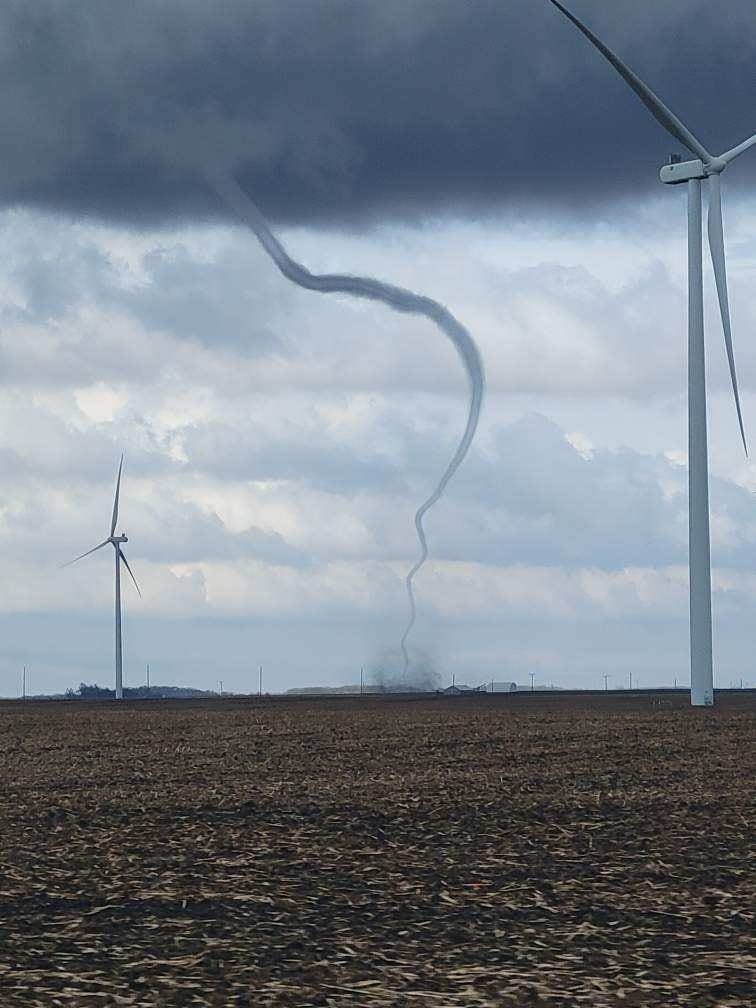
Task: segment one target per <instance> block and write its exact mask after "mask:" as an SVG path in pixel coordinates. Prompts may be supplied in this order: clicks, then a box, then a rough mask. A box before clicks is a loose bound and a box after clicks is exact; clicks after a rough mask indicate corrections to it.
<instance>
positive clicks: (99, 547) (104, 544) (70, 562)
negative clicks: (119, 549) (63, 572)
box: [60, 539, 110, 569]
mask: <svg viewBox="0 0 756 1008" xmlns="http://www.w3.org/2000/svg"><path fill="white" fill-rule="evenodd" d="M109 542H110V539H105V540H104V541H103V542H101V543H100V544H99V545H98V546H93V547H92V549H91V550H87V552H86V553H82V554H81V555H80V556H77V557H74V558H73V560H69V561H68V563H64V564H61V565H60V566H61V569H62V568H63V567H70V566H71V564H75V563H76V561H77V560H83V559H84V557H85V556H89V554H90V553H96V552H97V550H98V549H102V547H103V546H107V545H108V543H109Z"/></svg>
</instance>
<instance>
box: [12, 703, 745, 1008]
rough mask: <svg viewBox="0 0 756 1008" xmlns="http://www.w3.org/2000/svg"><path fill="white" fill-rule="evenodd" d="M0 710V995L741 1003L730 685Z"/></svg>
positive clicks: (90, 1001)
mask: <svg viewBox="0 0 756 1008" xmlns="http://www.w3.org/2000/svg"><path fill="white" fill-rule="evenodd" d="M674 704H675V706H674V707H673V708H668V707H657V706H654V705H653V703H652V699H651V698H650V697H648V696H646V697H643V696H636V697H629V696H628V697H626V698H622V697H617V696H612V695H608V696H607V697H601V696H597V697H587V698H582V699H580V698H575V697H562V698H548V697H545V696H543V697H541V696H538V695H536V696H533V697H528V696H525V697H516V698H510V697H497V696H495V697H480V698H474V699H462V700H456V699H455V700H452V699H424V700H417V699H414V700H412V699H404V700H398V699H388V698H372V697H371V698H366V699H365V700H362V701H360V700H358V699H355V700H349V699H339V700H317V701H283V700H261V701H256V702H234V701H223V702H218V703H214V704H213V703H199V704H197V703H186V704H179V703H152V702H141V703H126V704H123V705H121V706H118V707H116V706H115V705H107V704H103V705H94V704H92V705H90V704H85V703H78V702H70V703H67V704H66V703H59V704H33V703H27V704H25V705H21V704H18V703H16V704H11V703H7V704H4V705H0V732H1V733H2V734H1V736H0V789H1V790H0V795H1V797H0V809H1V812H0V815H1V817H2V818H1V823H0V825H1V826H2V847H1V851H0V871H1V874H0V1005H2V1006H8V1008H15V1006H20V1005H23V1006H45V1008H47V1006H52V1005H65V1006H73V1005H82V1006H85V1005H140V1006H163V1005H165V1006H174V1005H175V1006H179V1005H181V1006H190V1005H209V1006H215V1005H218V1006H221V1005H222V1006H231V1005H239V1006H242V1005H244V1006H247V1005H248V1006H287V1005H291V1006H309V1005H313V1006H315V1005H342V1006H344V1005H351V1006H364V1008H373V1006H375V1008H377V1006H396V1008H402V1006H407V1008H409V1006H411V1008H415V1006H418V1008H420V1006H428V1008H431V1006H435V1008H443V1006H446V1008H457V1006H459V1008H467V1006H470V1008H472V1006H497V1008H498V1006H502V1008H507V1006H512V1008H513V1006H519V1005H524V1006H529V1005H564V1006H573V1005H595V1006H606V1008H610V1006H625V1005H642V1006H657V1005H658V1006H662V1005H664V1006H671V1005H680V1006H683V1005H684V1006H686V1008H704V1006H714V1005H718V1006H719V1005H721V1006H736V1005H737V1006H740V1005H746V1004H750V1003H751V1000H750V999H751V994H752V990H753V985H754V980H755V979H756V974H755V972H754V959H753V943H752V938H751V936H752V935H753V923H754V920H753V912H752V911H753V908H754V900H753V898H754V890H755V889H756V886H755V885H754V874H753V863H754V857H753V855H754V828H753V826H754V816H753V812H754V773H753V770H754V746H753V741H754V724H755V719H754V697H753V695H752V694H748V693H744V694H743V695H742V696H740V697H738V696H737V695H734V694H729V695H723V696H722V697H721V698H720V700H719V703H718V706H717V707H716V708H715V709H714V710H713V711H712V710H697V711H694V710H691V709H690V708H688V707H687V706H686V705H685V704H684V701H683V699H682V698H677V699H675V701H674Z"/></svg>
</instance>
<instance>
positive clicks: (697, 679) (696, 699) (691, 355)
mask: <svg viewBox="0 0 756 1008" xmlns="http://www.w3.org/2000/svg"><path fill="white" fill-rule="evenodd" d="M550 2H551V3H552V4H553V5H554V7H556V8H557V9H558V10H560V11H561V12H562V13H563V14H564V15H565V17H567V18H568V19H569V20H570V21H571V22H572V23H573V24H574V25H575V27H576V28H578V29H579V30H580V31H581V32H582V33H583V35H585V37H586V38H587V39H588V40H589V41H590V42H591V43H592V44H593V45H594V46H595V47H596V48H597V49H598V51H599V52H600V53H601V54H602V56H604V57H605V58H606V59H607V60H608V61H609V62H610V63H611V65H612V66H613V67H614V69H615V70H616V71H617V73H619V75H620V76H621V77H622V79H623V80H624V81H625V82H626V83H627V84H628V85H629V86H630V87H631V88H632V89H633V91H634V92H635V93H636V94H637V95H638V97H639V98H640V100H641V101H642V102H643V104H644V105H645V106H646V108H647V109H648V111H649V112H650V113H651V115H652V116H653V117H654V118H655V119H656V120H657V121H658V122H659V123H661V125H662V126H663V127H664V128H665V129H666V130H667V132H668V133H670V134H671V135H672V136H673V137H674V138H675V139H676V140H678V141H679V142H680V143H681V144H682V145H683V147H686V148H687V149H688V150H689V151H690V152H691V154H693V155H694V160H692V161H682V160H681V159H680V158H679V157H676V156H673V158H672V159H671V162H670V164H667V165H664V166H663V168H662V169H661V172H660V177H661V180H662V182H664V183H666V184H667V185H678V184H680V183H683V182H687V184H688V542H689V560H688V563H689V568H690V695H691V703H692V704H693V705H694V706H697V707H703V706H710V705H711V704H713V703H714V674H713V667H712V646H711V548H710V544H709V469H708V452H707V444H706V360H705V354H704V318H703V262H702V237H701V231H702V220H701V182H702V181H703V180H704V179H706V180H708V183H709V221H708V231H709V249H710V251H711V261H712V265H713V267H714V279H715V281H716V285H717V295H718V297H719V310H720V313H721V316H722V328H723V330H724V340H725V349H726V351H727V361H728V364H729V366H730V379H731V381H732V391H733V394H734V396H735V409H736V411H737V414H738V424H739V426H740V436H741V438H742V439H743V448H744V449H745V451H746V454H748V449H747V446H746V436H745V430H744V427H743V416H742V413H741V410H740V395H739V393H738V379H737V375H736V372H735V356H734V353H733V349H732V330H731V326H730V306H729V299H728V295H727V268H726V264H725V248H724V232H723V227H722V196H721V186H720V179H719V176H720V175H721V174H722V172H723V171H724V170H725V168H726V167H727V166H728V165H729V164H730V162H731V161H734V160H735V158H736V157H739V156H740V155H741V154H743V153H744V152H745V151H747V150H748V149H749V148H750V147H752V146H753V145H754V144H756V135H754V136H752V137H749V138H748V139H747V140H744V141H743V143H741V144H738V146H737V147H733V148H732V149H731V150H728V151H726V152H725V153H724V154H720V155H719V156H718V157H716V156H714V155H712V154H710V153H709V152H708V151H707V149H706V148H705V147H704V145H703V144H702V143H701V141H700V140H698V139H697V137H695V136H694V135H693V133H691V131H690V130H689V129H688V127H687V126H685V124H684V123H683V122H681V120H680V119H678V118H677V116H676V115H675V114H674V112H672V111H670V109H669V108H668V107H667V106H666V105H665V104H664V102H663V101H662V100H661V99H660V98H659V97H658V95H656V94H654V92H653V91H652V90H651V89H650V88H649V87H647V86H646V85H645V84H644V83H643V81H642V80H641V79H640V78H639V77H638V76H637V75H636V74H635V73H633V71H632V70H631V69H630V68H629V67H628V66H626V65H625V64H624V63H623V62H622V60H621V59H620V58H619V57H618V56H616V55H615V54H614V53H613V52H612V50H611V49H609V48H608V47H607V46H605V45H604V43H603V42H602V41H601V40H600V39H599V38H598V37H597V36H596V35H594V33H593V32H592V31H591V30H590V28H588V27H587V26H586V25H584V24H583V22H582V21H580V20H579V18H577V17H575V15H574V14H572V13H570V11H569V10H567V8H566V7H565V6H564V4H562V3H559V0H550Z"/></svg>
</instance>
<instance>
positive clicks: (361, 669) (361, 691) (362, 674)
mask: <svg viewBox="0 0 756 1008" xmlns="http://www.w3.org/2000/svg"><path fill="white" fill-rule="evenodd" d="M364 679H365V669H364V666H362V665H360V696H362V694H363V687H364Z"/></svg>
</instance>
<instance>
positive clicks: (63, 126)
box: [0, 0, 756, 220]
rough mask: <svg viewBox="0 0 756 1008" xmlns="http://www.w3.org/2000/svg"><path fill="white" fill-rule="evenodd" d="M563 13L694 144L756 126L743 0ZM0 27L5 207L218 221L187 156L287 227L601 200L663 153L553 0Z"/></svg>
mask: <svg viewBox="0 0 756 1008" xmlns="http://www.w3.org/2000/svg"><path fill="white" fill-rule="evenodd" d="M572 6H573V8H574V10H575V12H576V13H578V14H579V15H580V16H582V17H584V18H585V19H586V20H588V21H589V22H590V23H591V24H592V25H593V26H594V27H595V29H596V30H597V31H598V32H599V33H600V34H601V35H602V36H603V37H604V38H605V40H606V41H607V43H608V44H609V45H611V46H612V47H613V48H615V49H616V50H617V51H618V52H619V53H620V54H621V55H622V56H623V57H624V58H625V59H627V61H628V62H629V63H630V64H631V65H632V66H633V67H634V68H635V69H636V70H637V72H638V73H639V74H640V75H641V76H643V77H644V78H645V79H646V80H647V81H648V82H649V84H650V85H651V86H652V87H654V88H655V89H656V90H657V91H658V92H659V93H660V94H661V95H662V96H663V97H664V98H665V99H666V100H667V101H668V102H669V103H670V104H671V106H672V107H673V108H674V109H675V110H676V111H677V112H678V113H679V114H680V115H681V117H682V118H683V119H684V120H685V121H686V122H687V123H688V124H689V125H690V126H691V128H692V129H693V130H694V132H696V133H698V134H699V135H700V136H701V138H702V140H703V141H704V143H707V142H710V143H711V145H712V146H713V147H714V148H715V149H716V150H718V149H723V148H726V147H729V146H731V145H732V144H734V143H736V142H738V141H739V140H740V139H742V138H743V137H744V136H745V135H747V134H749V133H750V132H751V131H752V130H754V129H756V114H755V113H754V109H756V101H754V99H755V98H756V79H755V76H754V71H753V40H754V36H755V35H756V7H755V6H754V4H753V2H752V0H730V2H728V3H727V4H725V5H711V4H709V3H708V2H705V0H667V2H665V3H664V4H663V5H660V4H658V2H657V0H635V2H633V3H632V4H616V3H613V4H607V3H605V2H604V0H573V4H572ZM0 39H1V40H2V41H0V60H1V61H2V70H3V88H2V91H0V95H1V97H0V135H1V136H2V140H3V180H2V183H1V185H2V189H0V196H1V197H2V198H3V199H4V200H5V201H6V202H14V201H27V202H33V203H43V204H46V205H51V206H54V207H58V208H63V209H66V210H71V211H73V212H76V213H79V212H94V213H101V214H105V215H109V216H114V217H119V218H126V219H132V220H139V219H143V218H150V219H158V218H160V217H163V218H165V217H167V216H170V215H172V214H176V213H184V214H189V215H192V216H202V215H204V214H213V213H217V212H220V208H219V207H218V206H217V203H216V202H215V200H214V199H213V198H212V197H211V196H210V195H209V194H207V193H205V192H203V190H202V187H201V186H199V185H198V184H197V183H196V181H195V179H196V175H195V173H194V172H193V170H192V164H193V163H196V160H197V156H198V154H201V155H202V157H204V158H206V157H207V156H208V154H211V155H212V156H214V157H216V158H217V159H218V160H219V161H220V162H222V163H223V164H225V165H228V166H230V167H233V168H234V169H235V170H236V171H237V172H238V173H239V175H240V177H241V178H242V179H243V180H244V182H245V184H246V185H247V186H248V187H249V188H250V189H251V190H252V191H254V193H255V195H256V198H257V199H258V201H259V202H260V204H261V205H262V207H263V208H264V209H265V210H266V211H267V212H269V213H271V214H273V215H274V216H276V217H278V218H279V219H283V218H288V219H297V220H298V219H304V218H307V217H309V216H313V215H320V216H322V217H326V218H328V217H331V218H334V219H344V218H346V217H348V216H354V215H356V214H360V213H365V212H373V211H381V212H387V211H389V212H398V213H402V214H407V213H412V212H427V211H432V210H433V209H434V208H436V207H439V206H444V207H449V206H450V205H452V206H453V205H455V204H462V205H466V206H468V207H469V206H470V205H473V206H474V205H475V204H478V205H479V206H481V207H485V206H488V205H490V204H492V203H495V202H500V201H505V200H510V199H518V200H523V199H533V200H536V201H550V200H554V199H565V200H566V199H568V198H569V199H570V200H574V199H575V197H576V196H579V195H584V196H588V195H589V194H595V196H596V197H597V198H601V197H605V196H608V195H613V194H616V193H617V192H619V191H630V190H632V191H637V188H638V187H640V186H644V185H645V186H647V187H651V186H653V185H655V184H656V183H655V175H656V170H657V168H658V166H659V164H660V162H661V161H662V160H663V159H664V157H665V155H666V153H667V152H668V150H670V149H674V146H675V145H674V142H673V141H671V139H669V138H667V137H666V135H665V134H664V133H663V131H662V130H661V128H660V127H659V126H658V125H657V124H656V123H654V122H653V121H652V120H651V118H650V116H649V115H648V113H647V112H646V111H645V110H644V109H643V108H642V106H641V105H640V103H639V102H638V100H637V99H636V98H635V96H634V95H633V94H632V93H631V92H630V91H629V90H628V89H627V87H626V86H625V85H624V83H623V82H622V81H620V80H619V79H618V78H616V75H615V73H614V71H613V70H612V69H611V68H610V67H609V66H608V65H607V64H605V63H604V61H603V60H602V59H601V57H600V56H599V55H598V54H597V53H596V52H595V51H594V50H592V49H591V47H590V46H589V45H588V43H587V42H586V40H585V39H584V38H582V36H580V35H579V34H578V32H577V31H576V30H575V29H574V27H573V26H571V25H570V24H569V23H568V22H566V21H565V19H564V18H563V17H562V15H560V14H559V12H558V11H556V10H555V9H554V8H553V7H552V6H551V5H550V4H549V3H548V0H497V2H494V0H474V2H469V0H382V2H381V3H380V4H376V3H374V2H373V0H307V2H305V0H257V2H255V3H251V2H246V0H244V2H242V0H226V2H224V3H223V4H209V3H206V2H204V0H202V2H198V0H162V2H161V3H159V4H158V3H154V2H153V0H149V2H145V0H134V2H132V3H129V4H122V3H116V2H112V0H102V2H100V3H98V4H95V5H93V4H92V3H90V2H88V0H87V2H76V0H72V2H69V3H65V4H62V3H59V2H53V0H36V2H35V3H34V4H29V3H27V2H25V0H24V2H9V3H6V4H5V5H3V8H2V11H0ZM623 138H624V140H623ZM744 160H745V159H744ZM735 172H737V173H738V174H739V175H740V176H741V177H743V176H745V177H753V172H754V168H753V167H752V166H749V167H746V166H745V165H744V164H743V165H739V166H738V168H737V169H735V170H733V174H735Z"/></svg>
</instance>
